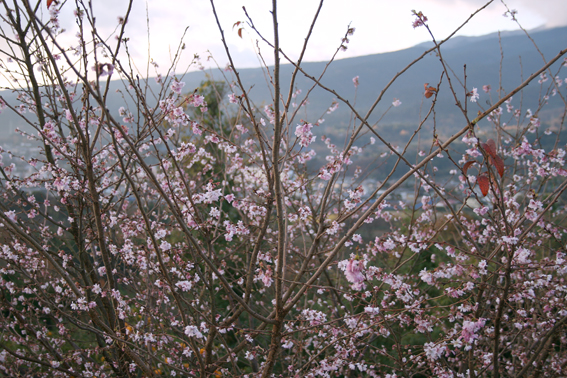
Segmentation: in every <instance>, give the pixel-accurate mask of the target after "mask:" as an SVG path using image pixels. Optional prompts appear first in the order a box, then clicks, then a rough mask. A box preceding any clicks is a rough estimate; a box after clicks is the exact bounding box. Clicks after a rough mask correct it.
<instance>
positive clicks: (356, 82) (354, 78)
mask: <svg viewBox="0 0 567 378" xmlns="http://www.w3.org/2000/svg"><path fill="white" fill-rule="evenodd" d="M352 82H353V83H354V87H355V88H357V87H358V76H355V77H353V78H352Z"/></svg>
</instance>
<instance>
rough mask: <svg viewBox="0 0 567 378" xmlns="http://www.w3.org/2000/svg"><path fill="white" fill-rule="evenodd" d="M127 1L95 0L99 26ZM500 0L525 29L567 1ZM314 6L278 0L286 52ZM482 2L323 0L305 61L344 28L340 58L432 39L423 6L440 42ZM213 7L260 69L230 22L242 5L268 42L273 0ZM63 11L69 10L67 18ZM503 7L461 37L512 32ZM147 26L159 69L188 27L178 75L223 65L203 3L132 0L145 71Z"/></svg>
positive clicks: (552, 22)
mask: <svg viewBox="0 0 567 378" xmlns="http://www.w3.org/2000/svg"><path fill="white" fill-rule="evenodd" d="M126 3H127V1H126V0H97V1H93V6H94V7H95V13H96V14H97V25H98V28H99V30H100V31H102V32H103V33H107V35H111V34H112V30H114V27H115V25H116V20H117V17H118V16H119V15H120V14H122V13H124V11H125V9H126ZM505 3H506V4H507V6H508V7H509V9H515V10H517V11H518V14H517V19H518V20H519V21H520V23H521V24H522V26H523V27H524V28H526V29H528V30H529V29H534V28H537V27H544V26H545V27H555V26H563V25H566V24H567V1H566V0H537V1H536V0H506V1H505ZM318 4H319V1H318V0H280V1H279V5H278V7H279V8H278V15H279V23H280V36H281V45H282V48H283V50H284V51H285V52H286V53H287V54H288V55H290V56H291V57H294V58H296V57H297V56H298V54H299V52H300V50H301V46H302V44H303V40H304V38H305V35H306V33H307V31H308V28H309V25H310V24H311V21H312V18H313V15H314V14H315V11H316V9H317V6H318ZM484 4H485V1H482V0H395V1H394V0H325V2H324V5H323V9H322V11H321V14H320V17H319V19H318V22H317V24H316V26H315V30H314V32H313V36H312V39H311V41H310V44H309V47H308V50H307V53H306V56H305V60H306V61H323V60H326V59H328V58H329V57H331V56H332V54H333V53H334V51H335V49H336V48H337V47H338V46H339V44H340V41H341V38H342V37H343V35H344V33H345V31H346V30H347V27H348V25H350V26H351V27H354V28H355V29H356V31H355V33H354V35H353V36H352V37H351V38H350V43H349V44H348V50H347V51H344V52H340V53H339V55H338V57H339V58H347V57H354V56H361V55H368V54H375V53H380V52H387V51H395V50H400V49H404V48H407V47H411V46H413V45H415V44H417V43H420V42H424V41H427V40H430V38H429V35H428V34H427V31H426V30H425V29H424V28H417V29H413V28H412V21H413V19H414V17H413V16H412V14H411V11H412V9H415V10H416V11H422V12H423V13H424V14H425V15H426V16H427V17H428V18H429V22H428V23H429V25H430V27H431V30H432V31H433V33H434V35H435V37H436V38H437V39H442V38H445V37H446V36H447V35H448V34H449V33H451V32H452V31H453V30H454V29H455V28H456V27H457V26H459V25H460V24H461V23H463V22H464V21H465V20H466V19H467V18H468V17H469V16H470V15H471V14H472V13H473V12H474V11H475V10H476V9H477V8H478V7H480V6H482V5H484ZM215 5H216V8H217V12H218V15H219V18H220V22H221V25H222V28H223V29H224V32H225V36H226V39H227V42H228V45H229V47H230V49H231V51H232V54H233V56H234V59H235V61H236V65H237V66H238V67H241V68H242V67H257V66H259V65H260V62H259V60H258V57H257V54H255V49H256V40H257V39H258V36H257V35H256V33H255V32H254V31H253V30H251V29H250V28H249V27H248V26H247V25H245V27H244V30H243V33H242V38H239V37H238V35H237V29H233V25H234V24H235V23H236V22H237V21H246V16H245V14H244V12H243V10H242V7H243V6H245V7H246V9H247V11H248V13H249V15H250V16H251V18H252V20H253V21H254V24H255V25H256V26H257V28H258V29H259V30H260V32H262V33H263V34H264V36H265V37H266V38H267V39H269V40H272V39H273V31H272V26H271V13H270V10H271V1H269V0H216V1H215ZM67 12H68V13H69V14H68V15H65V13H67ZM71 12H72V6H71V3H69V4H66V5H65V6H64V7H63V14H62V16H63V17H61V19H62V20H68V21H67V22H69V25H64V26H65V27H67V28H69V29H70V30H72V29H73V27H72V22H73V20H74V17H73V16H72V14H71ZM505 12H506V6H505V5H504V4H503V3H502V2H501V1H500V0H495V1H494V2H493V3H492V4H490V5H489V6H488V7H487V8H486V9H485V10H484V11H482V12H481V13H480V14H479V15H477V16H476V17H475V18H474V19H473V20H472V21H471V22H470V23H469V24H468V25H467V26H465V27H464V28H463V29H462V30H461V31H460V32H459V34H460V35H469V36H473V35H483V34H488V33H491V32H496V31H498V30H517V29H518V26H517V25H516V23H515V22H514V21H512V20H511V18H510V17H504V16H503V14H504V13H505ZM146 15H148V16H149V22H148V18H147V17H146ZM63 22H64V23H65V21H63ZM148 25H149V39H150V48H149V51H150V56H151V58H152V59H153V60H154V61H156V62H157V63H158V64H159V65H160V69H162V70H165V68H166V67H167V66H168V65H169V64H170V62H171V60H172V57H173V55H174V54H175V51H176V49H177V47H178V45H179V41H180V40H181V37H182V35H183V32H184V30H185V29H186V28H188V29H187V34H186V35H185V38H184V42H185V45H186V49H185V50H184V52H183V59H182V60H181V64H180V65H179V66H178V68H177V73H182V72H183V71H185V69H186V68H187V67H188V66H189V63H190V61H191V58H192V57H193V55H194V54H199V55H200V56H201V57H202V58H203V60H204V58H206V57H207V56H208V55H209V53H207V51H210V52H211V53H212V55H213V57H214V58H215V60H216V61H217V62H218V64H219V65H220V66H225V65H226V62H227V59H226V55H225V52H224V48H223V46H222V44H221V41H220V33H219V30H218V28H217V25H216V21H215V19H214V16H213V12H212V9H211V4H210V1H209V0H147V1H142V0H134V9H133V12H132V15H131V17H130V21H129V23H128V25H127V36H128V37H129V38H130V43H129V46H130V50H131V53H132V55H133V57H134V58H135V62H136V64H137V65H138V68H139V69H140V70H142V71H145V64H144V62H146V61H147V56H148V45H147V42H148ZM70 36H72V34H70ZM260 49H261V52H262V53H263V54H264V58H265V59H266V61H267V62H268V63H271V62H272V59H271V55H272V54H271V52H270V51H269V50H268V48H267V47H266V45H264V44H260ZM195 68H196V67H191V68H189V69H190V70H192V69H195Z"/></svg>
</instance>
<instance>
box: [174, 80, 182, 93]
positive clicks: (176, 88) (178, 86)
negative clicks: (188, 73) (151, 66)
mask: <svg viewBox="0 0 567 378" xmlns="http://www.w3.org/2000/svg"><path fill="white" fill-rule="evenodd" d="M184 86H185V83H184V82H182V81H177V80H174V81H173V83H171V90H172V91H173V92H175V93H177V94H181V91H182V90H183V87H184Z"/></svg>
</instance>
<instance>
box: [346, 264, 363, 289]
mask: <svg viewBox="0 0 567 378" xmlns="http://www.w3.org/2000/svg"><path fill="white" fill-rule="evenodd" d="M363 268H364V263H363V262H362V261H360V260H355V259H350V260H349V261H348V263H347V265H346V268H345V276H346V279H347V281H348V282H351V283H353V287H354V288H355V289H359V288H361V287H362V282H364V279H365V277H364V274H362V270H363Z"/></svg>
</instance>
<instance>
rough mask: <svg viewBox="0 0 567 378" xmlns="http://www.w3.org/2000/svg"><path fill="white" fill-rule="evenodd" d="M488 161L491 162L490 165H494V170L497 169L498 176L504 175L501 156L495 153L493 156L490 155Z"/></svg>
mask: <svg viewBox="0 0 567 378" xmlns="http://www.w3.org/2000/svg"><path fill="white" fill-rule="evenodd" d="M490 161H491V162H492V165H494V167H496V170H497V171H498V174H499V175H500V177H502V176H504V161H503V160H502V158H501V157H500V156H498V155H496V156H495V157H491V158H490Z"/></svg>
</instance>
